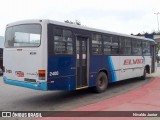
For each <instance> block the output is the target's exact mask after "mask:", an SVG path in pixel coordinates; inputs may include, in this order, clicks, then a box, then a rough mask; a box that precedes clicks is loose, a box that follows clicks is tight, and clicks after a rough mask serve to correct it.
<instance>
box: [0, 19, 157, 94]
mask: <svg viewBox="0 0 160 120" xmlns="http://www.w3.org/2000/svg"><path fill="white" fill-rule="evenodd" d="M155 70H156V58H155V42H154V40H152V39H146V38H142V37H137V36H130V35H124V34H119V33H114V32H109V31H104V30H99V29H94V28H88V27H83V26H79V25H73V24H69V23H62V22H57V21H51V20H26V21H19V22H15V23H11V24H8V25H7V26H6V32H5V48H4V76H3V80H4V82H5V83H6V84H11V85H16V86H22V87H27V88H31V89H36V90H44V91H47V90H68V91H71V90H78V89H82V88H87V87H92V88H94V90H95V91H96V92H103V91H105V90H106V88H107V85H108V84H109V83H112V82H116V81H120V80H125V79H129V78H134V77H141V78H142V79H145V77H146V73H148V74H150V73H153V72H155Z"/></svg>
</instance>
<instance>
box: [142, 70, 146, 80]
mask: <svg viewBox="0 0 160 120" xmlns="http://www.w3.org/2000/svg"><path fill="white" fill-rule="evenodd" d="M141 79H142V80H145V79H146V68H144V71H143V76H142V77H141Z"/></svg>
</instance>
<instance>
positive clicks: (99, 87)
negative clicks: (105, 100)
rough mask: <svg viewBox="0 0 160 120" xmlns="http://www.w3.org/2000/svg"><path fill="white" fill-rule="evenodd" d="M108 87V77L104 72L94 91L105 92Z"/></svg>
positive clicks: (98, 78) (100, 75) (99, 77)
mask: <svg viewBox="0 0 160 120" xmlns="http://www.w3.org/2000/svg"><path fill="white" fill-rule="evenodd" d="M107 86H108V78H107V75H106V73H104V72H100V73H99V74H98V77H97V80H96V86H95V87H94V91H95V92H97V93H101V92H104V91H105V90H106V89H107Z"/></svg>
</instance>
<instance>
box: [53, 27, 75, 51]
mask: <svg viewBox="0 0 160 120" xmlns="http://www.w3.org/2000/svg"><path fill="white" fill-rule="evenodd" d="M53 32H54V33H53V34H54V53H55V54H73V43H72V32H71V31H69V30H64V29H60V28H54V30H53Z"/></svg>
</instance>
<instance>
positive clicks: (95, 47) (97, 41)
mask: <svg viewBox="0 0 160 120" xmlns="http://www.w3.org/2000/svg"><path fill="white" fill-rule="evenodd" d="M92 54H94V55H101V54H102V36H101V35H99V34H92Z"/></svg>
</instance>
